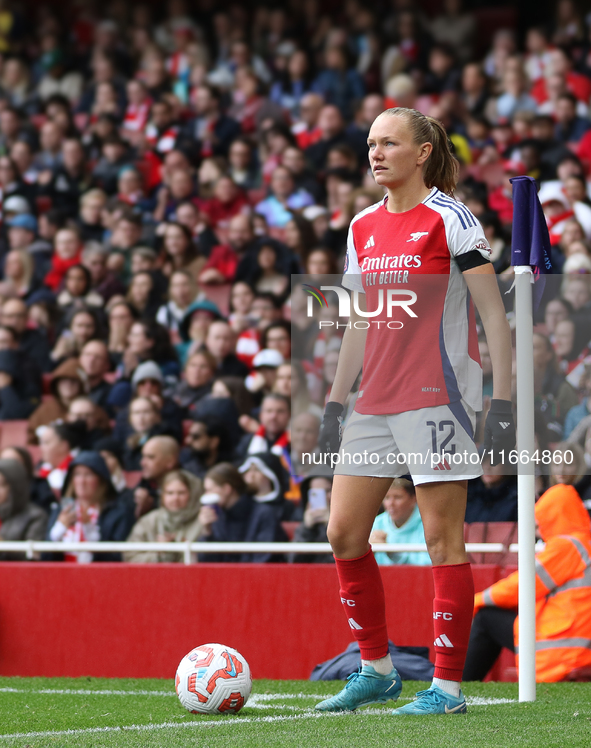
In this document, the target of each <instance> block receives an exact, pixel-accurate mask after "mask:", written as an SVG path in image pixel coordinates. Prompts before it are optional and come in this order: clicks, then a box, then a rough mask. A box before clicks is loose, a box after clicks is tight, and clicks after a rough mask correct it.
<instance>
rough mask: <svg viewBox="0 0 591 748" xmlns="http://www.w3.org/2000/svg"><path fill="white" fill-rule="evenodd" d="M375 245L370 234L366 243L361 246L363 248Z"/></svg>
mask: <svg viewBox="0 0 591 748" xmlns="http://www.w3.org/2000/svg"><path fill="white" fill-rule="evenodd" d="M375 246H376V243H375V240H374V238H373V234H372V235H371V236H370V237H369V239H368V240H367V244H366V245H365V247H363V249H369V248H370V247H375Z"/></svg>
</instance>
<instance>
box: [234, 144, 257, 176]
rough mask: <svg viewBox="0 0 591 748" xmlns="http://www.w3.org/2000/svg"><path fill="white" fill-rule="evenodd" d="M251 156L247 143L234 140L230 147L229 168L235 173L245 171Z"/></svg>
mask: <svg viewBox="0 0 591 748" xmlns="http://www.w3.org/2000/svg"><path fill="white" fill-rule="evenodd" d="M251 158H252V154H251V150H250V148H249V146H248V144H247V143H245V142H243V141H241V140H235V141H234V142H233V143H232V145H231V146H230V153H229V160H230V166H231V167H232V169H236V171H246V170H247V169H248V167H249V166H250V162H251Z"/></svg>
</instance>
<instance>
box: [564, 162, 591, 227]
mask: <svg viewBox="0 0 591 748" xmlns="http://www.w3.org/2000/svg"><path fill="white" fill-rule="evenodd" d="M564 194H565V195H566V198H567V200H568V201H569V203H571V204H572V203H576V202H578V201H579V200H585V198H586V197H587V190H586V188H585V183H584V182H581V180H580V179H578V178H577V177H575V176H572V177H569V178H568V179H566V180H565V182H564ZM571 223H574V222H571ZM564 228H565V229H566V226H565V227H564ZM579 228H580V226H579ZM580 231H581V236H577V239H582V238H583V236H582V233H583V230H582V229H581V228H580ZM562 234H563V236H564V231H563V232H562Z"/></svg>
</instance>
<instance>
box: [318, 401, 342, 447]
mask: <svg viewBox="0 0 591 748" xmlns="http://www.w3.org/2000/svg"><path fill="white" fill-rule="evenodd" d="M342 414H343V406H342V405H341V404H340V403H336V402H332V401H331V402H328V403H326V408H325V410H324V418H323V419H322V425H321V426H320V434H319V436H318V449H319V450H320V453H321V454H334V453H335V452H338V451H339V447H340V446H341V436H342V431H343V426H342V424H343V415H342Z"/></svg>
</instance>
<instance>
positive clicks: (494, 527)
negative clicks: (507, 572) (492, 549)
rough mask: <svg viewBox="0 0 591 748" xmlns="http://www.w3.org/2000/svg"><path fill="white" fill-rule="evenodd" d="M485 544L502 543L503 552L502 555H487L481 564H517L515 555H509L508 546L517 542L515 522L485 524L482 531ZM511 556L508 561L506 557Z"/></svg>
mask: <svg viewBox="0 0 591 748" xmlns="http://www.w3.org/2000/svg"><path fill="white" fill-rule="evenodd" d="M484 542H485V543H502V544H503V546H504V547H505V550H504V551H503V552H502V553H487V554H486V560H485V561H483V562H482V563H487V564H499V566H507V564H512V563H517V554H515V553H512V554H509V545H510V544H511V543H516V542H517V522H487V523H486V527H485V530H484ZM509 555H510V556H511V558H510V559H508V556H509Z"/></svg>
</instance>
